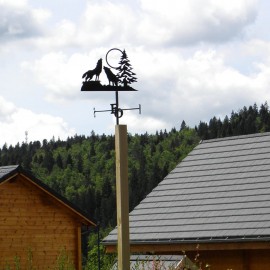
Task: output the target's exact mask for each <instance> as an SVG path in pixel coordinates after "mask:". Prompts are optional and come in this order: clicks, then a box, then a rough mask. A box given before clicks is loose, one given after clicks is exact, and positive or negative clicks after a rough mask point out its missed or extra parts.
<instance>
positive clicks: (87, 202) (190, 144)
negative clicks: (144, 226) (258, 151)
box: [0, 103, 270, 228]
mask: <svg viewBox="0 0 270 270" xmlns="http://www.w3.org/2000/svg"><path fill="white" fill-rule="evenodd" d="M264 131H270V112H269V108H268V105H267V103H265V104H263V105H261V106H260V108H258V107H257V106H256V105H253V106H250V107H248V108H246V107H244V108H243V109H241V110H239V111H238V112H237V113H235V112H232V113H231V116H230V117H228V116H226V117H225V118H224V119H223V120H220V119H218V118H217V117H213V118H212V119H210V121H209V123H206V122H200V123H199V125H198V126H197V127H195V128H189V127H187V126H186V124H185V122H184V121H183V122H182V124H181V125H180V126H179V127H178V128H177V129H176V128H173V129H172V130H171V131H169V132H167V131H166V130H164V131H158V132H156V133H155V134H147V133H145V134H141V135H138V134H136V135H130V134H129V135H128V146H129V150H128V151H129V186H130V210H131V209H133V208H134V207H135V206H136V205H137V204H138V203H139V202H140V201H141V200H142V199H143V198H144V197H145V196H146V195H147V194H148V193H149V192H150V191H151V190H152V189H153V188H154V187H155V186H156V185H157V184H158V183H159V182H160V181H161V180H162V179H163V178H164V177H165V176H166V175H167V174H168V173H169V172H170V171H171V170H172V169H173V168H174V167H175V166H176V164H177V163H179V162H180V161H181V160H182V159H183V158H184V157H185V156H186V155H187V154H188V153H189V152H190V151H191V150H192V149H193V148H194V147H195V146H196V145H197V144H198V142H199V141H200V140H201V139H210V138H217V137H225V136H232V135H240V134H249V133H257V132H264ZM11 164H21V165H22V166H23V167H24V168H25V169H28V170H31V171H32V173H33V174H34V175H35V176H36V177H37V178H39V179H41V180H43V181H44V182H46V184H48V185H49V186H50V187H52V188H53V189H54V190H55V191H57V192H59V193H60V194H62V195H63V196H65V197H66V198H67V199H69V200H71V201H72V202H73V203H75V204H76V205H78V206H79V207H81V208H82V209H83V210H84V211H86V212H88V213H89V214H90V216H91V217H93V220H95V221H99V222H100V224H101V226H102V227H103V228H105V227H108V226H114V225H115V223H116V212H115V211H116V209H115V208H116V207H115V201H116V198H115V152H114V136H111V135H97V134H95V133H94V132H93V131H92V133H91V135H90V136H88V137H85V136H79V135H76V136H74V137H71V138H68V139H67V140H66V141H61V140H55V139H52V140H50V141H47V140H43V141H42V142H39V141H35V142H29V143H22V144H17V145H16V146H7V145H4V146H3V147H2V149H0V166H5V165H11Z"/></svg>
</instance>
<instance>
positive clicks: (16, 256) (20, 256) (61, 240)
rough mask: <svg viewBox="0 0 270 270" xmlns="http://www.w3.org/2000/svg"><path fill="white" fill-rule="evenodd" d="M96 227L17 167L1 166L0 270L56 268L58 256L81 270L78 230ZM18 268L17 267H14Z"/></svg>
mask: <svg viewBox="0 0 270 270" xmlns="http://www.w3.org/2000/svg"><path fill="white" fill-rule="evenodd" d="M82 226H87V227H88V226H95V224H94V223H93V222H92V221H91V220H90V219H89V217H87V215H86V214H85V213H83V212H82V211H81V210H80V209H78V208H77V207H76V206H74V205H72V204H71V203H70V202H69V201H67V200H66V199H65V198H63V197H62V196H60V195H59V194H57V193H56V192H54V191H53V190H52V189H50V188H49V187H48V186H47V185H45V184H44V183H43V182H42V181H40V180H38V179H37V178H35V177H34V176H33V175H31V174H30V173H28V172H27V171H25V170H23V169H22V168H21V167H20V166H6V167H0V269H10V268H5V267H8V266H10V267H12V269H13V267H14V261H16V260H19V261H20V267H21V268H20V269H28V268H27V265H29V263H30V260H31V256H32V265H33V267H34V268H35V269H55V268H54V267H55V266H56V261H57V258H58V257H59V256H61V254H63V253H65V254H66V255H68V257H69V259H70V261H72V262H73V264H74V266H75V268H76V269H77V270H80V269H82V262H81V260H82V258H81V228H82ZM16 269H17V268H16Z"/></svg>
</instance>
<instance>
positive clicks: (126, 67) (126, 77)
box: [117, 50, 137, 87]
mask: <svg viewBox="0 0 270 270" xmlns="http://www.w3.org/2000/svg"><path fill="white" fill-rule="evenodd" d="M119 65H120V66H119V67H118V68H117V70H118V74H117V77H118V78H119V80H120V82H121V84H123V86H124V87H127V86H128V85H129V84H131V83H133V82H136V81H137V78H136V77H135V75H136V74H135V73H134V72H133V71H132V69H133V68H132V66H131V64H130V61H129V59H128V57H127V54H126V51H125V50H124V51H123V54H122V56H121V59H120V62H119Z"/></svg>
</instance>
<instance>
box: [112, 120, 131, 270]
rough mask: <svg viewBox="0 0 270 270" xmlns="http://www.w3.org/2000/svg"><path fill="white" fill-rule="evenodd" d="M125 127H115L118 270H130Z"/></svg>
mask: <svg viewBox="0 0 270 270" xmlns="http://www.w3.org/2000/svg"><path fill="white" fill-rule="evenodd" d="M127 152H128V147H127V126H126V125H116V126H115V157H116V159H115V161H116V205H117V228H118V246H117V249H118V270H129V269H130V245H129V195H128V155H127Z"/></svg>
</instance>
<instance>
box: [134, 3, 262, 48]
mask: <svg viewBox="0 0 270 270" xmlns="http://www.w3.org/2000/svg"><path fill="white" fill-rule="evenodd" d="M256 3H257V1H256V0H254V1H253V0H250V1H246V0H239V1H229V2H228V1H214V0H207V1H196V0H183V1H177V0H171V1H169V2H166V1H162V0H158V1H154V0H141V5H142V12H143V16H142V20H141V21H140V24H139V31H138V34H139V36H140V37H141V38H142V39H143V40H145V41H146V42H147V43H149V44H152V45H154V44H160V45H161V44H163V45H166V44H167V45H174V46H179V45H185V44H186V45H188V44H194V43H198V42H201V41H202V42H214V43H220V42H224V41H228V40H231V39H232V38H235V37H236V36H239V35H241V34H242V33H243V30H244V29H245V27H246V26H247V25H249V24H250V23H252V22H254V21H255V19H256V14H257V10H256Z"/></svg>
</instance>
